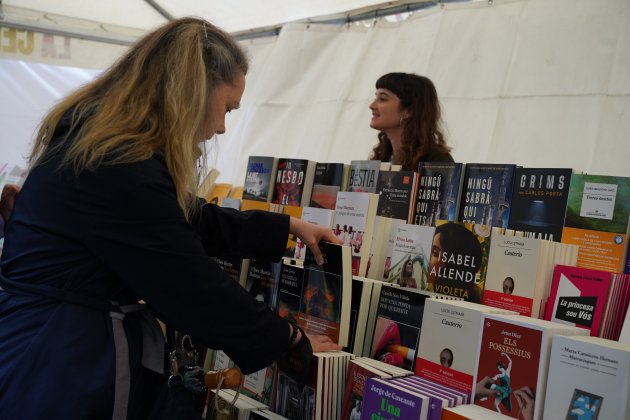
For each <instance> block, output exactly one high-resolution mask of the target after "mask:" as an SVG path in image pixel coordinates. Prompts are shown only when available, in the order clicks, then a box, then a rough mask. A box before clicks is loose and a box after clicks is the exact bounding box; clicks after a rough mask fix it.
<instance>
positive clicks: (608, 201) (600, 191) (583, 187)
mask: <svg viewBox="0 0 630 420" xmlns="http://www.w3.org/2000/svg"><path fill="white" fill-rule="evenodd" d="M629 216H630V178H627V177H620V176H604V175H586V174H573V176H572V177H571V185H570V188H569V198H568V203H567V212H566V216H565V227H564V229H563V230H562V242H565V243H569V244H576V245H579V247H580V249H579V252H578V261H577V265H578V266H579V267H585V268H592V269H595V270H602V271H610V272H623V270H624V268H625V267H624V264H625V256H626V248H627V230H628V218H629Z"/></svg>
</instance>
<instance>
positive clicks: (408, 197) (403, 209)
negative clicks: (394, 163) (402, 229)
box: [376, 171, 418, 220]
mask: <svg viewBox="0 0 630 420" xmlns="http://www.w3.org/2000/svg"><path fill="white" fill-rule="evenodd" d="M417 179H418V175H417V173H414V172H412V171H380V172H379V174H378V181H377V183H376V193H377V194H378V195H379V198H378V208H377V210H376V215H377V216H383V217H389V218H393V219H402V220H408V219H409V212H410V211H411V209H412V206H413V194H414V191H415V187H416V181H417Z"/></svg>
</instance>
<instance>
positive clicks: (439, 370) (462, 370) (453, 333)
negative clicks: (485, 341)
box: [415, 299, 516, 395]
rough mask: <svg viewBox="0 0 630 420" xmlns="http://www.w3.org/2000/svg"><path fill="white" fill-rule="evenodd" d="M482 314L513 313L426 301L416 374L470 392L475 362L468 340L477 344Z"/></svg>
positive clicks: (466, 304)
mask: <svg viewBox="0 0 630 420" xmlns="http://www.w3.org/2000/svg"><path fill="white" fill-rule="evenodd" d="M485 313H499V314H510V315H516V312H512V311H508V310H506V309H499V308H492V307H489V306H485V305H479V304H476V303H472V302H466V301H456V300H446V299H428V300H426V301H425V303H424V315H423V320H422V330H421V331H420V340H419V344H418V351H417V352H416V366H415V373H416V375H418V376H420V377H421V378H425V379H428V380H430V381H433V382H436V383H439V384H443V385H446V386H449V387H451V388H454V389H458V390H460V391H463V392H466V393H467V394H468V395H471V394H472V390H473V388H474V382H473V377H474V375H475V367H476V361H477V354H476V353H475V351H474V349H473V348H471V343H476V342H477V340H478V339H479V336H480V335H481V327H482V323H481V318H482V315H483V314H485Z"/></svg>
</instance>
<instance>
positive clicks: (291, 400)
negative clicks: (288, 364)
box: [273, 353, 324, 420]
mask: <svg viewBox="0 0 630 420" xmlns="http://www.w3.org/2000/svg"><path fill="white" fill-rule="evenodd" d="M323 362H324V359H323V358H322V357H320V356H319V355H318V354H317V353H315V354H314V355H313V360H312V362H311V365H310V367H309V373H308V378H307V380H306V385H305V386H304V387H303V388H300V387H299V386H298V384H297V382H296V381H295V380H293V379H292V378H290V377H289V376H288V375H287V374H286V373H284V372H283V371H281V370H278V374H277V379H276V381H277V384H276V396H275V402H274V409H273V411H274V412H275V413H277V414H279V415H281V416H284V417H286V418H288V419H295V420H297V419H305V420H315V419H316V418H320V419H321V418H322V417H321V415H322V413H321V409H322V403H321V400H322V394H323V386H324V363H323Z"/></svg>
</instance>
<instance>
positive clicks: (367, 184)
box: [345, 160, 381, 193]
mask: <svg viewBox="0 0 630 420" xmlns="http://www.w3.org/2000/svg"><path fill="white" fill-rule="evenodd" d="M380 169H381V162H380V161H378V160H352V161H350V176H349V178H348V187H347V188H345V190H346V191H354V192H369V193H375V192H376V181H377V180H378V173H379V172H380Z"/></svg>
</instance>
